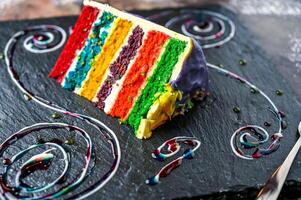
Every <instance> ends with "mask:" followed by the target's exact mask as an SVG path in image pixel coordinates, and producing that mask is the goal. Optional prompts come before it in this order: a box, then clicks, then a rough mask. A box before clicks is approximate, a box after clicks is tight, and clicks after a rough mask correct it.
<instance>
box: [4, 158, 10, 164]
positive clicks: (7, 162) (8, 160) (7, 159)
mask: <svg viewBox="0 0 301 200" xmlns="http://www.w3.org/2000/svg"><path fill="white" fill-rule="evenodd" d="M2 162H3V164H4V165H9V164H11V160H10V159H9V158H4V159H3V161H2Z"/></svg>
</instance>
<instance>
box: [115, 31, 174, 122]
mask: <svg viewBox="0 0 301 200" xmlns="http://www.w3.org/2000/svg"><path fill="white" fill-rule="evenodd" d="M168 39H169V36H168V35H166V34H164V33H161V32H158V31H150V32H149V33H148V35H147V39H146V40H145V41H144V44H143V46H142V48H141V49H140V51H139V56H138V57H137V59H136V61H135V63H134V64H133V66H132V67H131V69H130V71H129V73H128V74H127V76H126V78H125V80H124V83H123V86H122V89H121V90H120V92H119V94H118V97H117V99H116V101H115V103H114V106H113V107H112V110H111V111H110V112H109V114H110V115H112V116H113V117H119V118H120V119H121V120H124V119H125V118H126V117H127V114H128V112H129V110H130V109H131V108H132V106H133V103H134V102H135V99H134V98H136V97H137V94H138V92H139V91H140V88H141V87H142V86H143V84H144V82H145V81H146V78H147V74H148V73H149V71H150V70H151V69H152V67H153V66H154V64H155V62H156V60H157V59H158V57H159V56H160V53H161V51H162V50H163V48H162V47H163V46H164V44H165V42H166V41H167V40H168Z"/></svg>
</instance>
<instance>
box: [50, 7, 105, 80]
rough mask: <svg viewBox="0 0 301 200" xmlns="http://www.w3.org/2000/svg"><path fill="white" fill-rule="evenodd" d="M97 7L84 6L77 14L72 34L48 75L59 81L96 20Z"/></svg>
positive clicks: (83, 43)
mask: <svg viewBox="0 0 301 200" xmlns="http://www.w3.org/2000/svg"><path fill="white" fill-rule="evenodd" d="M98 13H99V9H97V8H94V7H90V6H84V8H83V10H82V12H81V15H80V16H79V18H78V20H77V22H76V24H75V26H74V30H73V32H72V34H71V35H70V37H69V39H68V41H67V44H66V45H65V48H64V50H63V51H62V53H61V55H60V57H59V59H58V60H57V62H56V64H55V66H54V68H53V69H52V71H51V72H50V74H49V77H51V78H54V79H56V80H57V81H58V82H59V83H61V82H62V80H63V79H64V77H65V74H66V72H67V71H68V69H69V67H70V65H71V64H72V61H73V59H74V58H75V56H76V51H77V50H80V49H82V48H83V46H84V45H85V41H86V39H87V37H88V35H89V32H90V29H91V26H92V24H93V22H94V21H95V20H96V18H97V16H98Z"/></svg>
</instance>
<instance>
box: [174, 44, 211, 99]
mask: <svg viewBox="0 0 301 200" xmlns="http://www.w3.org/2000/svg"><path fill="white" fill-rule="evenodd" d="M193 44H194V48H193V50H192V53H191V55H190V56H189V58H188V59H187V61H186V63H185V64H184V66H183V69H182V71H181V72H180V74H179V76H178V77H177V79H176V80H174V81H172V82H171V83H170V84H171V86H172V87H173V88H174V89H176V90H180V91H182V92H183V99H182V100H181V102H182V103H183V102H186V101H187V100H189V99H191V98H192V97H193V96H194V95H195V94H196V93H197V92H199V91H202V92H204V93H205V94H206V93H207V91H208V68H207V65H206V60H205V56H204V53H203V50H202V48H201V46H200V45H199V44H198V43H197V42H196V41H195V40H193Z"/></svg>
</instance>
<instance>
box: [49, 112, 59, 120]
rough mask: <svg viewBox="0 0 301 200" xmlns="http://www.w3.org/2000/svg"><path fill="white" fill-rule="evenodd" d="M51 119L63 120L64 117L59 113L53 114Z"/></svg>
mask: <svg viewBox="0 0 301 200" xmlns="http://www.w3.org/2000/svg"><path fill="white" fill-rule="evenodd" d="M51 117H52V118H53V119H59V118H61V117H62V116H61V115H60V114H59V113H56V112H55V113H53V114H52V115H51Z"/></svg>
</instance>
